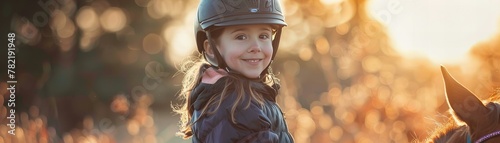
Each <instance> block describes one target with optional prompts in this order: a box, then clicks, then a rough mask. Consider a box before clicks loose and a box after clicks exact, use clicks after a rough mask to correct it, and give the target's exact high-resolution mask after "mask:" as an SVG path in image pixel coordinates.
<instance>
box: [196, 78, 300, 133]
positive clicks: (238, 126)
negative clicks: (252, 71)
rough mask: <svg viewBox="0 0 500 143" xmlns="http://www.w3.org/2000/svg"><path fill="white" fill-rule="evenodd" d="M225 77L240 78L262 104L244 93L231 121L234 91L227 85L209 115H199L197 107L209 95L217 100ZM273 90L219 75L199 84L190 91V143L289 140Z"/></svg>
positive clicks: (208, 97)
mask: <svg viewBox="0 0 500 143" xmlns="http://www.w3.org/2000/svg"><path fill="white" fill-rule="evenodd" d="M228 80H240V81H237V82H246V84H251V85H252V88H254V89H257V92H259V93H261V94H262V95H263V96H264V98H265V103H264V106H263V107H262V106H260V105H258V104H257V103H256V102H253V101H252V102H251V104H250V106H249V107H248V108H245V105H247V104H245V103H248V100H250V97H248V96H245V98H244V99H243V102H240V103H241V104H240V105H239V106H238V107H237V109H236V111H235V112H234V118H235V119H236V123H233V122H232V120H231V115H230V113H231V108H232V107H233V104H234V103H235V101H236V95H237V92H236V91H235V90H234V87H231V86H234V85H229V87H228V89H229V90H228V91H229V92H228V94H229V96H227V97H226V98H225V99H223V101H222V103H221V105H220V106H219V108H218V109H217V110H215V112H214V113H213V114H205V115H203V116H200V114H201V110H202V109H203V108H204V107H205V106H206V104H207V102H208V100H210V98H214V99H215V100H219V99H220V93H221V92H222V90H223V89H224V87H225V85H226V82H227V81H228ZM276 95H277V92H276V90H275V88H272V87H270V86H267V85H265V84H263V83H261V82H257V81H251V80H249V79H245V78H237V79H235V78H231V77H227V76H226V77H222V78H220V79H219V80H218V81H217V82H216V83H214V84H206V83H200V84H199V85H198V86H197V87H196V88H195V89H194V90H193V91H192V93H191V95H190V96H191V97H190V99H191V100H190V101H189V102H191V103H192V104H191V105H192V109H193V116H192V120H191V123H193V125H192V131H193V137H192V142H193V143H240V142H244V143H293V138H292V136H291V135H290V133H289V132H288V127H287V125H286V123H285V119H284V117H283V113H282V111H281V109H280V108H279V107H278V105H277V104H276V100H275V99H276ZM214 109H215V106H209V107H208V111H214Z"/></svg>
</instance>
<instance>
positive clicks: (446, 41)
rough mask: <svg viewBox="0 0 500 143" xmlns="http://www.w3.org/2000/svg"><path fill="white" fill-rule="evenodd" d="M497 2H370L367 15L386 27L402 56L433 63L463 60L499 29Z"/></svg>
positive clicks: (462, 0) (424, 0) (390, 0)
mask: <svg viewBox="0 0 500 143" xmlns="http://www.w3.org/2000/svg"><path fill="white" fill-rule="evenodd" d="M499 5H500V1H494V0H486V1H468V0H458V1H453V0H443V1H431V0H423V1H408V0H399V1H397V0H381V1H370V3H369V5H368V9H369V12H370V13H371V16H373V17H374V18H375V19H378V20H379V21H380V22H382V23H384V24H385V26H387V28H388V32H389V35H390V41H392V42H393V43H394V45H395V48H396V49H397V50H398V51H400V52H402V53H403V54H405V56H423V57H427V58H429V59H430V60H431V61H433V62H435V63H440V64H442V63H456V62H461V61H462V60H465V58H466V57H467V53H468V51H469V49H470V48H471V47H472V46H473V45H475V44H476V43H478V42H480V41H485V40H487V39H489V38H491V37H492V36H493V35H494V34H495V33H496V32H498V29H499V26H498V25H499V22H500V21H499V20H500V9H499V8H498V6H499Z"/></svg>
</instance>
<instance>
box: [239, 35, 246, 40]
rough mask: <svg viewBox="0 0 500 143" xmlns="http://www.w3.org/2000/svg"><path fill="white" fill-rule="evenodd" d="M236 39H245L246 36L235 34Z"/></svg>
mask: <svg viewBox="0 0 500 143" xmlns="http://www.w3.org/2000/svg"><path fill="white" fill-rule="evenodd" d="M236 39H237V40H245V39H247V36H245V35H238V36H236Z"/></svg>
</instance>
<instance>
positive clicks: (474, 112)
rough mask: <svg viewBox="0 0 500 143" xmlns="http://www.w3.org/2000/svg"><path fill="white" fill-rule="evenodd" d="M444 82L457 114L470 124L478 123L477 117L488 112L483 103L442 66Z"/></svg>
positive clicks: (447, 96)
mask: <svg viewBox="0 0 500 143" xmlns="http://www.w3.org/2000/svg"><path fill="white" fill-rule="evenodd" d="M441 72H442V74H443V79H444V84H445V87H446V100H447V101H448V105H449V106H450V107H451V109H453V111H454V112H455V115H456V116H458V118H459V119H460V120H462V121H464V122H465V123H467V124H468V125H470V124H471V123H472V124H477V123H478V122H477V121H476V120H477V119H480V118H481V117H482V116H484V115H486V114H487V113H488V108H486V107H485V106H484V105H483V103H482V102H481V101H480V100H479V99H478V98H477V97H476V96H475V95H474V93H472V92H471V91H469V90H468V89H467V88H465V87H464V86H463V85H462V84H460V83H458V81H456V80H455V79H454V78H453V77H452V76H451V75H450V73H448V71H447V70H446V68H445V67H443V66H441Z"/></svg>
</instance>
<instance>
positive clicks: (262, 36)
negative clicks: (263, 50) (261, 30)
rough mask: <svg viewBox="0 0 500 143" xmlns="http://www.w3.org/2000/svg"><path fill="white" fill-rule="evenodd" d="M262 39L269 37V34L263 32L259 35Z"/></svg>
mask: <svg viewBox="0 0 500 143" xmlns="http://www.w3.org/2000/svg"><path fill="white" fill-rule="evenodd" d="M259 38H260V39H269V35H267V34H263V35H260V36H259Z"/></svg>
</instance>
